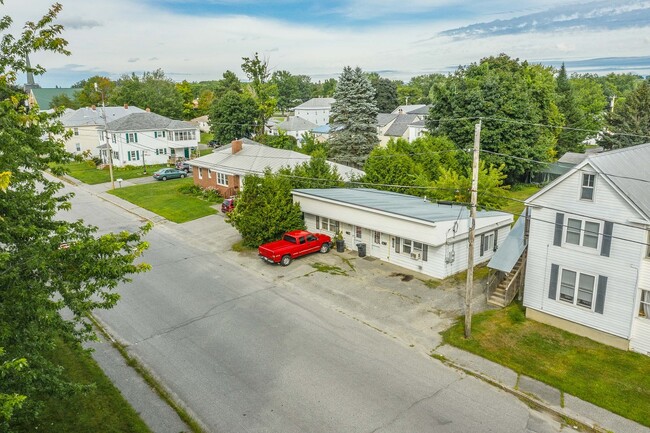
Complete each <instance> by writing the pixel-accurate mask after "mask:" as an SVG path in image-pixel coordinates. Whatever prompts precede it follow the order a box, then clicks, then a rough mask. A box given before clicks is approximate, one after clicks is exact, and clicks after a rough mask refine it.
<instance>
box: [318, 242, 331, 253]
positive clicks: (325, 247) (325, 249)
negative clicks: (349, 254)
mask: <svg viewBox="0 0 650 433" xmlns="http://www.w3.org/2000/svg"><path fill="white" fill-rule="evenodd" d="M329 250H330V244H329V243H328V242H325V243H324V244H323V245H321V247H320V252H321V253H323V254H325V253H326V252H328V251H329Z"/></svg>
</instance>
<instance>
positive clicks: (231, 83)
mask: <svg viewBox="0 0 650 433" xmlns="http://www.w3.org/2000/svg"><path fill="white" fill-rule="evenodd" d="M230 91H233V92H237V93H242V91H243V90H242V86H241V81H239V78H237V75H235V73H234V72H232V71H226V72H224V73H223V78H222V79H221V80H219V81H217V83H216V84H215V86H214V97H215V98H216V99H219V98H221V97H222V96H223V95H225V94H226V93H228V92H230Z"/></svg>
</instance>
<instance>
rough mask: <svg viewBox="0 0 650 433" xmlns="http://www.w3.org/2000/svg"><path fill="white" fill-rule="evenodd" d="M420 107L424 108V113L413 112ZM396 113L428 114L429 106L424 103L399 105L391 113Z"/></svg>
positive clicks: (420, 108)
mask: <svg viewBox="0 0 650 433" xmlns="http://www.w3.org/2000/svg"><path fill="white" fill-rule="evenodd" d="M422 109H426V110H425V112H424V113H414V111H418V110H422ZM398 113H405V114H408V113H412V114H429V107H427V106H426V105H424V104H414V105H400V106H399V107H397V108H396V109H394V110H393V114H398Z"/></svg>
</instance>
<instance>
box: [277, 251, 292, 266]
mask: <svg viewBox="0 0 650 433" xmlns="http://www.w3.org/2000/svg"><path fill="white" fill-rule="evenodd" d="M289 263H291V256H290V255H289V254H287V255H286V256H282V258H281V259H280V264H281V265H282V266H289Z"/></svg>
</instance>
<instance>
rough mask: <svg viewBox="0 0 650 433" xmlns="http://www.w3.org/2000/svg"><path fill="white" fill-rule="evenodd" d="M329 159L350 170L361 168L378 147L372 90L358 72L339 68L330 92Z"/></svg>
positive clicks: (375, 108) (368, 82)
mask: <svg viewBox="0 0 650 433" xmlns="http://www.w3.org/2000/svg"><path fill="white" fill-rule="evenodd" d="M334 99H336V101H335V102H334V103H333V104H332V116H331V122H330V123H331V125H332V133H331V135H330V139H329V146H330V158H331V159H332V160H334V161H336V162H339V163H341V164H346V165H350V166H352V167H357V168H361V167H363V165H364V163H365V162H366V159H367V158H368V155H369V154H370V151H371V150H372V149H373V148H374V147H375V146H376V145H377V144H378V143H379V138H378V137H377V126H376V124H377V105H376V104H375V89H374V88H373V87H372V84H370V81H368V79H367V78H366V77H365V75H364V74H363V71H361V68H359V67H356V68H355V69H352V68H351V67H349V66H346V67H345V68H343V73H342V74H341V77H340V78H339V82H338V84H337V86H336V91H335V92H334Z"/></svg>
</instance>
